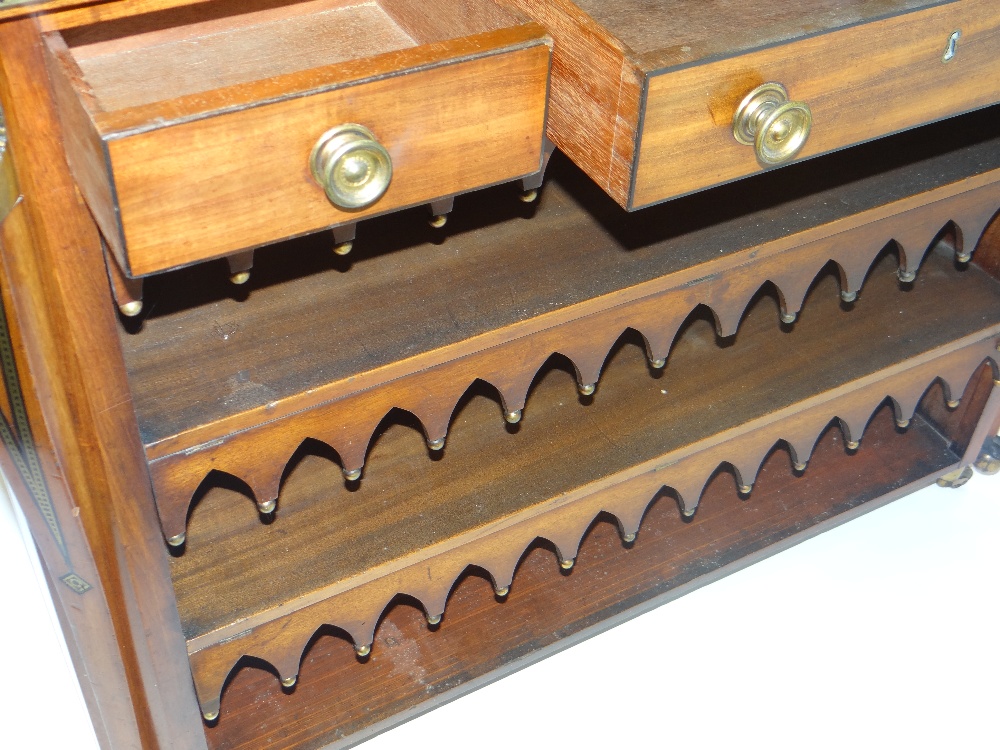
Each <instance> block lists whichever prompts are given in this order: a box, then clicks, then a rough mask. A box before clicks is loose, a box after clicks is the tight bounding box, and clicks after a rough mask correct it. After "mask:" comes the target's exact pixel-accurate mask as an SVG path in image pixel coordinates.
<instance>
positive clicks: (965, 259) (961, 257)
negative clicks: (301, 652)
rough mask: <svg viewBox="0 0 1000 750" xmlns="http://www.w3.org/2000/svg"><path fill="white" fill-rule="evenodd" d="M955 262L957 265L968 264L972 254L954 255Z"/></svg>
mask: <svg viewBox="0 0 1000 750" xmlns="http://www.w3.org/2000/svg"><path fill="white" fill-rule="evenodd" d="M955 260H956V261H958V262H959V263H968V262H969V261H970V260H972V253H955Z"/></svg>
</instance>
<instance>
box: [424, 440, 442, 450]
mask: <svg viewBox="0 0 1000 750" xmlns="http://www.w3.org/2000/svg"><path fill="white" fill-rule="evenodd" d="M427 447H428V448H430V449H431V450H432V451H439V450H442V449H443V448H444V438H438V439H437V440H428V441H427Z"/></svg>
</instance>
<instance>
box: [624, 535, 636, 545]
mask: <svg viewBox="0 0 1000 750" xmlns="http://www.w3.org/2000/svg"><path fill="white" fill-rule="evenodd" d="M622 541H623V542H625V544H631V543H632V542H634V541H635V534H626V535H625V536H623V537H622Z"/></svg>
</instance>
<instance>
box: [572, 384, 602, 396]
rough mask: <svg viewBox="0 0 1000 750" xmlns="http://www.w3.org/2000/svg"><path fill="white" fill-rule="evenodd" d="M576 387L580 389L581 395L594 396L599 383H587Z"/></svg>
mask: <svg viewBox="0 0 1000 750" xmlns="http://www.w3.org/2000/svg"><path fill="white" fill-rule="evenodd" d="M576 389H577V390H578V391H580V395H581V396H593V395H594V391H596V390H597V383H587V384H586V385H577V386H576Z"/></svg>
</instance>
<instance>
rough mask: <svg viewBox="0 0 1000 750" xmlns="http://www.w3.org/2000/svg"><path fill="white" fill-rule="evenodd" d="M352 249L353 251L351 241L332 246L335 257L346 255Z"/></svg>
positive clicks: (352, 242)
mask: <svg viewBox="0 0 1000 750" xmlns="http://www.w3.org/2000/svg"><path fill="white" fill-rule="evenodd" d="M353 249H354V241H353V240H351V241H349V242H338V243H337V244H336V245H334V246H333V252H334V253H335V254H336V255H348V254H350V252H351V250H353Z"/></svg>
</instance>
